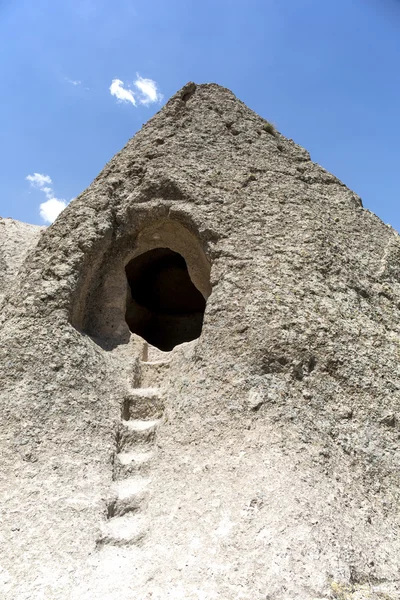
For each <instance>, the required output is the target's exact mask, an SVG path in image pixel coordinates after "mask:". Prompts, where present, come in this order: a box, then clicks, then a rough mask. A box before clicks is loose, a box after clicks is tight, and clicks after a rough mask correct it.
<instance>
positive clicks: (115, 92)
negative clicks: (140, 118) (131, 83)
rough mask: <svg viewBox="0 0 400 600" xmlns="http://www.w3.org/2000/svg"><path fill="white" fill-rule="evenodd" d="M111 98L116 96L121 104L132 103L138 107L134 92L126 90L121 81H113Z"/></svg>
mask: <svg viewBox="0 0 400 600" xmlns="http://www.w3.org/2000/svg"><path fill="white" fill-rule="evenodd" d="M110 92H111V96H115V97H116V98H117V100H119V101H120V102H130V103H131V104H133V106H136V100H135V96H134V95H133V92H132V90H129V89H127V88H124V82H123V81H121V80H120V79H113V80H112V82H111V85H110Z"/></svg>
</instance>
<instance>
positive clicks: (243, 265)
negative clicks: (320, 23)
mask: <svg viewBox="0 0 400 600" xmlns="http://www.w3.org/2000/svg"><path fill="white" fill-rule="evenodd" d="M0 235H1V228H0ZM3 245H4V242H3ZM0 257H1V254H0ZM399 282H400V242H399V236H398V234H397V233H396V232H395V231H394V230H393V229H391V228H390V227H388V226H386V225H384V224H383V223H382V222H381V221H380V220H379V219H378V218H377V217H376V216H375V215H373V214H372V213H370V212H369V211H367V210H364V209H363V208H362V204H361V201H360V198H358V196H357V195H355V194H354V193H353V192H352V191H350V190H349V189H348V188H347V187H346V186H345V185H344V184H343V183H341V182H340V181H339V180H338V179H336V178H335V177H334V176H332V175H331V174H329V173H328V172H327V171H325V170H324V169H323V168H321V167H320V166H318V165H317V164H315V163H313V162H312V161H311V160H310V156H309V154H308V153H307V152H306V151H305V150H304V149H302V148H300V147H299V146H297V145H296V144H295V143H294V142H293V141H292V140H288V139H286V138H285V137H283V136H282V135H281V134H280V133H278V132H277V131H276V130H275V129H274V128H273V127H272V126H271V125H270V124H269V123H268V122H266V121H265V120H264V119H263V118H261V117H259V116H258V115H256V114H255V113H254V112H252V111H251V110H250V109H249V108H247V107H246V106H245V105H244V104H243V103H242V102H240V101H239V100H238V99H237V98H236V97H235V96H234V95H233V94H232V93H231V92H230V91H229V90H226V89H224V88H221V87H219V86H217V85H214V84H207V85H199V86H196V85H195V84H193V83H191V84H188V85H187V86H185V87H184V88H183V89H182V90H181V91H180V92H178V93H177V94H176V95H175V96H174V97H173V98H171V100H170V101H169V102H168V103H167V104H166V106H165V107H164V108H163V109H162V110H161V111H160V112H159V113H158V114H157V115H155V116H154V117H153V118H152V119H151V120H150V121H149V122H148V123H147V124H146V125H145V126H144V127H143V128H142V130H141V131H140V132H139V133H138V134H137V135H136V136H134V137H133V138H132V139H131V140H130V141H129V142H128V144H127V145H126V146H125V148H124V149H123V150H121V152H119V153H118V154H117V155H116V156H115V157H114V158H113V159H112V160H111V161H110V163H109V164H108V165H106V167H105V168H104V169H103V171H102V172H101V173H100V175H99V176H98V177H97V178H96V179H95V180H94V182H93V183H92V184H91V185H90V186H89V188H88V189H87V190H86V191H84V192H83V193H82V194H81V195H80V196H79V197H78V198H77V199H76V200H74V201H73V202H72V203H71V204H70V205H69V206H68V207H67V208H66V209H65V211H64V212H63V213H62V214H61V215H60V217H59V218H58V219H57V220H56V222H55V223H54V224H53V225H52V226H51V227H49V228H48V229H47V230H46V231H45V232H44V233H43V234H42V235H41V236H40V240H39V242H38V244H37V245H36V246H35V247H34V248H33V249H32V250H31V251H30V253H29V254H28V256H27V257H26V258H25V260H24V262H23V264H22V265H21V267H20V269H19V272H18V275H17V276H15V277H14V279H13V280H12V282H11V283H10V282H9V280H7V289H6V290H5V292H6V293H5V296H4V299H3V301H2V305H1V315H0V364H1V370H0V406H1V412H2V418H1V423H0V451H1V456H2V460H1V468H0V477H1V479H0V496H1V514H2V522H1V526H0V527H1V540H2V545H3V553H2V561H1V562H2V568H3V572H2V574H1V576H0V586H2V588H3V589H2V591H1V593H0V596H1V597H2V598H5V599H6V600H15V599H18V600H19V599H21V600H22V599H28V598H29V599H30V600H39V599H41V600H61V599H62V600H65V599H66V598H68V599H71V600H92V599H96V600H111V599H118V600H121V599H122V600H128V599H129V600H132V598H138V599H139V598H140V599H145V598H152V600H156V599H159V600H162V599H167V598H185V599H187V600H190V599H198V598H204V599H207V600H208V599H210V600H211V599H214V598H220V599H221V600H227V599H236V598H241V599H244V600H261V599H262V600H265V599H266V598H271V599H274V600H288V599H296V600H311V599H312V600H317V599H322V598H341V599H345V598H346V599H347V598H348V599H353V600H357V599H358V600H361V599H363V600H364V599H366V598H371V599H372V598H376V599H378V598H385V599H387V600H388V599H395V598H396V599H397V598H399V597H400V596H399V594H400V583H399V572H400V543H399V513H398V506H399V490H400V477H399V458H400V454H399V452H400V450H399V418H400V413H399V398H400V396H399V388H400V369H399V362H400V327H399V305H400V285H399ZM182 342H183V343H182Z"/></svg>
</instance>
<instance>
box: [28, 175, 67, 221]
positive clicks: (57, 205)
mask: <svg viewBox="0 0 400 600" xmlns="http://www.w3.org/2000/svg"><path fill="white" fill-rule="evenodd" d="M26 179H27V181H29V183H30V184H31V186H32V187H35V188H37V189H39V190H40V191H41V192H43V194H44V195H45V196H46V198H47V200H46V202H42V203H41V205H40V207H39V208H40V216H41V217H42V219H43V220H44V221H45V222H46V223H52V222H53V221H55V219H56V218H57V217H58V215H59V214H60V212H61V211H63V210H64V208H65V207H66V206H67V204H68V202H67V201H66V200H61V199H59V198H55V197H54V192H53V189H52V188H51V187H50V186H49V184H51V183H52V180H51V177H50V176H49V175H43V174H42V173H34V174H33V175H28V176H27V177H26ZM46 184H47V185H46Z"/></svg>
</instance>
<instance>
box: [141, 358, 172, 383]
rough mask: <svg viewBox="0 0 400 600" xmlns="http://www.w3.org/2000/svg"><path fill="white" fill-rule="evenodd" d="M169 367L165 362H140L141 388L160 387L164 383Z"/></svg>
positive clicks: (167, 362) (168, 363)
mask: <svg viewBox="0 0 400 600" xmlns="http://www.w3.org/2000/svg"><path fill="white" fill-rule="evenodd" d="M170 365H171V363H170V362H169V361H167V360H155V361H145V362H143V361H142V362H141V363H140V369H141V384H142V386H143V387H145V386H149V387H152V386H155V385H161V384H162V383H163V382H164V381H165V377H166V376H167V374H168V370H169V368H170Z"/></svg>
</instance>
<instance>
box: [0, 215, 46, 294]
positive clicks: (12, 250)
mask: <svg viewBox="0 0 400 600" xmlns="http://www.w3.org/2000/svg"><path fill="white" fill-rule="evenodd" d="M44 229H45V228H44V227H39V226H37V225H28V224H27V223H20V222H19V221H15V220H14V219H3V218H2V217H0V305H1V301H2V298H3V297H4V295H5V293H6V290H7V288H8V287H9V285H10V283H11V281H12V279H13V278H14V276H15V274H16V273H17V271H18V268H19V266H20V265H21V263H22V262H23V260H24V258H25V257H26V255H27V253H28V252H29V250H30V249H31V248H33V246H35V244H37V242H38V239H39V236H40V234H41V232H42V231H44Z"/></svg>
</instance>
